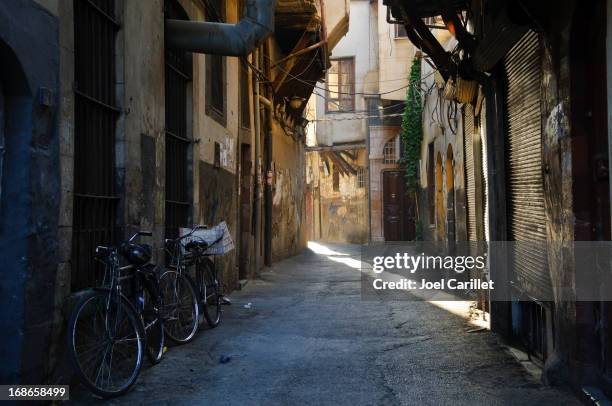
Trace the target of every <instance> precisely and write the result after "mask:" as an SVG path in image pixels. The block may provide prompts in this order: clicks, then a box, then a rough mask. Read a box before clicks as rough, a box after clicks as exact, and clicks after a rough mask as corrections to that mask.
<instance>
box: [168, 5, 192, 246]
mask: <svg viewBox="0 0 612 406" xmlns="http://www.w3.org/2000/svg"><path fill="white" fill-rule="evenodd" d="M165 14H166V18H174V19H181V20H187V19H188V17H187V14H186V13H185V11H184V10H183V9H182V8H181V6H180V5H179V4H178V2H177V1H176V0H166V2H165ZM165 58H166V61H165V65H166V70H165V89H166V189H165V190H166V199H165V204H166V210H165V214H166V229H165V235H166V238H176V237H177V236H178V230H179V228H180V227H188V226H189V224H188V223H189V209H190V207H191V205H190V202H189V199H190V197H189V196H190V191H191V183H190V178H189V176H188V167H189V155H188V153H189V147H190V145H191V144H190V138H189V134H188V128H187V108H188V95H187V89H188V86H190V85H191V70H192V69H191V63H192V60H191V58H190V55H189V54H188V53H187V52H185V51H182V50H176V49H170V48H166V54H165Z"/></svg>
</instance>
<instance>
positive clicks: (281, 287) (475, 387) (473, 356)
mask: <svg viewBox="0 0 612 406" xmlns="http://www.w3.org/2000/svg"><path fill="white" fill-rule="evenodd" d="M359 254H360V252H359V246H357V245H340V244H325V245H323V244H319V243H312V242H311V243H310V244H309V249H306V250H304V252H303V253H302V254H300V255H298V256H296V257H293V258H290V259H287V260H284V261H282V262H279V263H278V264H276V265H275V266H274V267H272V269H271V270H270V271H266V272H264V273H263V274H262V275H261V278H259V279H254V280H252V281H250V282H249V284H248V285H247V286H246V287H245V289H243V290H242V291H239V292H236V293H234V294H232V295H231V298H232V301H233V304H232V305H231V306H226V307H225V308H224V309H225V312H224V315H223V323H222V325H221V326H220V327H219V328H217V329H213V330H207V331H203V332H201V333H200V334H199V335H198V336H197V337H196V339H195V340H194V341H193V342H192V343H190V344H187V345H186V346H183V347H181V348H174V349H173V348H170V350H169V351H168V353H167V354H166V358H165V360H164V362H163V363H162V364H160V365H159V366H157V367H155V368H146V369H144V370H143V372H142V373H141V377H140V378H139V384H138V385H136V386H135V387H134V389H133V390H132V391H130V392H129V393H128V394H126V395H125V396H123V397H121V398H118V399H115V400H112V401H110V402H108V401H107V402H105V404H116V405H122V404H125V405H129V404H172V405H194V404H208V405H255V404H260V405H263V404H274V405H298V404H311V405H338V404H343V405H374V404H378V405H417V404H418V405H442V404H454V405H474V404H482V405H484V404H487V405H498V404H500V405H502V404H517V401H518V400H519V399H520V404H522V405H571V404H578V402H577V400H575V399H574V398H573V396H572V395H571V394H569V393H567V392H563V391H561V390H560V389H556V388H551V387H544V386H542V385H541V384H540V383H539V382H538V381H537V380H536V379H534V378H533V377H532V376H530V375H529V374H528V373H527V372H526V370H525V369H523V367H522V366H520V365H519V364H518V363H517V362H516V361H515V359H514V358H513V357H512V356H511V355H509V353H508V352H507V351H506V350H505V349H504V348H502V347H500V345H499V344H498V341H497V339H496V337H495V336H494V335H493V334H492V333H491V332H490V331H488V330H487V331H479V332H473V333H469V332H468V331H470V330H473V329H472V328H471V327H470V326H469V325H467V324H466V320H465V319H464V318H462V317H459V316H457V315H455V314H452V313H450V312H448V311H446V310H444V309H441V308H439V307H436V306H434V305H432V304H430V303H427V302H414V301H402V302H384V301H365V300H362V299H361V297H360V295H361V293H360V280H361V279H360V270H359V269H358V264H359ZM468 388H469V389H468ZM80 396H85V397H88V396H90V395H89V394H88V393H80V394H78V395H77V394H74V395H73V400H74V401H76V402H77V403H81V402H82V401H92V400H93V399H91V398H85V399H83V398H80Z"/></svg>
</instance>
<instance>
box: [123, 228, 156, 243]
mask: <svg viewBox="0 0 612 406" xmlns="http://www.w3.org/2000/svg"><path fill="white" fill-rule="evenodd" d="M140 235H144V236H145V237H151V236H152V235H153V232H151V231H138V232H136V233H135V234H134V235H133V236H131V237H130V239H129V240H128V242H132V241H134V239H135V238H136V237H138V236H140Z"/></svg>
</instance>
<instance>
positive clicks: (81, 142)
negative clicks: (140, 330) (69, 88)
mask: <svg viewBox="0 0 612 406" xmlns="http://www.w3.org/2000/svg"><path fill="white" fill-rule="evenodd" d="M73 4H74V77H75V81H74V93H75V106H74V114H75V118H74V120H75V121H74V189H73V190H74V204H73V223H72V224H73V225H72V227H73V228H72V274H71V275H72V280H71V285H72V289H73V290H80V289H82V288H84V287H88V286H92V285H96V284H98V283H99V282H100V279H101V272H102V268H101V265H100V264H98V263H97V262H95V261H94V260H93V253H94V250H95V247H96V246H97V245H110V244H113V243H115V218H116V213H117V202H118V200H119V199H118V197H117V196H116V190H115V131H116V122H117V118H118V116H119V113H120V110H119V108H117V107H116V105H115V104H116V100H115V84H116V83H115V68H116V61H115V39H116V35H117V31H118V30H119V23H118V22H117V20H116V19H115V17H114V16H115V1H114V0H91V1H86V0H74V3H73Z"/></svg>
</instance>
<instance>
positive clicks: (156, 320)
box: [142, 288, 165, 365]
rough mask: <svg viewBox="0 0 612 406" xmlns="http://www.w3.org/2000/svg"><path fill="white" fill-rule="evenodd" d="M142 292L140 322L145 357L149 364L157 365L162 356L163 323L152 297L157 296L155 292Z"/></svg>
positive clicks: (146, 290) (157, 305)
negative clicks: (142, 305) (141, 324)
mask: <svg viewBox="0 0 612 406" xmlns="http://www.w3.org/2000/svg"><path fill="white" fill-rule="evenodd" d="M149 289H150V288H146V289H145V290H144V308H143V311H142V322H143V325H144V329H145V337H146V340H147V357H148V358H149V362H151V364H153V365H155V364H158V363H159V362H160V361H161V359H162V357H163V356H164V343H165V335H164V323H163V322H162V319H161V317H160V315H159V313H160V312H159V303H158V302H157V301H154V299H153V298H154V297H158V296H159V295H158V294H156V292H152V291H149Z"/></svg>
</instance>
